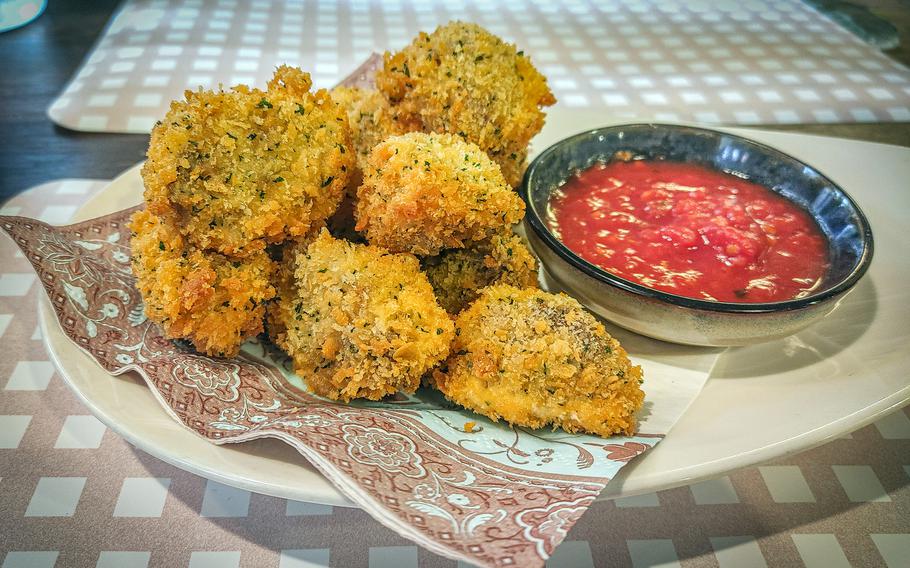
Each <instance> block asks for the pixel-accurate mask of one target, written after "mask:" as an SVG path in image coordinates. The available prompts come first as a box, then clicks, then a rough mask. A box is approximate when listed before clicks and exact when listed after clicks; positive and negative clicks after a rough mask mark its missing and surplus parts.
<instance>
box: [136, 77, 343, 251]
mask: <svg viewBox="0 0 910 568" xmlns="http://www.w3.org/2000/svg"><path fill="white" fill-rule="evenodd" d="M310 86H311V81H310V76H309V74H307V73H304V72H302V71H300V70H299V69H296V68H291V67H286V66H282V67H279V68H278V69H277V70H276V72H275V76H274V77H273V78H272V80H271V81H269V84H268V90H267V91H260V90H258V89H250V88H249V87H247V86H244V85H239V86H236V87H234V88H233V90H231V91H228V92H225V91H218V92H211V91H202V90H199V91H197V92H192V91H187V92H186V93H185V95H186V100H185V101H175V102H172V103H171V108H170V111H169V112H168V113H167V116H166V117H165V118H164V120H162V121H161V122H159V123H158V124H157V125H156V126H155V128H154V129H153V130H152V138H151V142H150V144H149V149H148V161H146V163H145V165H144V166H143V168H142V179H143V181H144V182H145V200H146V202H147V203H148V208H149V211H151V212H152V213H154V214H155V215H158V216H161V217H165V218H166V219H167V220H168V221H170V222H172V223H173V224H175V225H176V226H178V227H180V230H181V232H182V233H183V234H184V235H186V236H187V238H188V239H189V240H190V242H192V243H193V244H194V245H196V246H199V247H201V248H206V249H213V250H217V251H218V252H222V253H225V254H232V255H246V254H253V253H255V252H256V251H258V250H261V249H263V248H264V247H265V245H266V244H268V243H277V242H282V241H284V240H285V239H287V238H290V237H295V236H299V235H302V234H304V233H306V231H307V230H308V229H309V228H310V226H311V225H312V224H314V223H318V222H321V221H323V220H325V219H326V218H327V217H329V216H330V215H331V214H332V213H334V211H335V209H336V208H337V207H338V203H339V202H340V201H341V197H342V193H343V191H344V187H345V185H346V184H347V179H348V175H349V171H350V169H351V168H353V165H354V156H353V152H352V146H351V140H350V132H349V129H348V126H347V120H346V117H345V113H344V110H343V109H341V108H339V106H338V105H337V104H336V103H335V102H334V101H333V100H332V98H331V97H330V96H329V93H328V91H325V90H320V91H316V92H315V93H311V92H310Z"/></svg>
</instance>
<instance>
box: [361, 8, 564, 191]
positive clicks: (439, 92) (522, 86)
mask: <svg viewBox="0 0 910 568" xmlns="http://www.w3.org/2000/svg"><path fill="white" fill-rule="evenodd" d="M376 86H377V88H378V89H379V90H380V91H381V92H382V93H383V94H384V95H385V97H386V98H387V99H388V100H389V102H390V103H391V104H392V106H393V107H395V108H396V109H397V110H398V111H399V115H400V116H401V117H402V118H403V119H405V120H408V119H413V120H419V121H420V122H421V123H422V124H423V125H424V128H423V130H425V131H428V132H449V133H452V134H458V135H460V136H462V137H463V138H465V139H466V140H468V141H470V142H473V143H475V144H477V145H478V146H480V147H481V148H482V149H483V150H484V151H485V152H487V153H488V154H489V155H490V157H491V158H492V159H493V160H494V161H496V162H497V163H498V164H499V165H500V166H501V167H502V170H503V172H504V173H505V174H506V179H507V181H508V182H509V184H510V185H512V186H515V185H517V184H518V183H519V182H520V181H521V174H522V173H523V172H524V161H525V158H526V152H527V147H528V143H529V142H530V141H531V138H533V137H534V135H535V134H537V133H538V132H540V130H541V128H543V124H544V113H543V111H542V110H541V107H544V106H550V105H552V104H554V103H555V102H556V98H555V97H554V96H553V93H551V92H550V88H549V87H548V86H547V80H546V78H545V77H544V76H543V75H541V74H540V72H539V71H538V70H537V69H536V68H534V66H533V65H532V64H531V60H530V59H529V58H528V57H527V56H525V55H524V52H521V51H517V50H516V49H515V46H514V45H512V44H509V43H506V42H504V41H502V40H501V39H500V38H498V37H496V36H495V35H493V34H491V33H490V32H488V31H486V30H485V29H483V28H482V27H480V26H478V25H476V24H467V23H464V22H450V23H448V24H446V25H444V26H440V27H438V28H436V31H434V32H433V33H432V34H429V35H427V34H426V33H423V32H421V33H420V35H418V36H417V38H415V39H414V41H413V42H411V44H410V45H408V46H407V47H405V48H404V49H403V50H401V51H399V52H398V53H395V54H394V55H392V54H389V53H388V52H387V53H386V54H385V57H384V66H383V69H381V70H380V71H379V72H378V74H377V75H376Z"/></svg>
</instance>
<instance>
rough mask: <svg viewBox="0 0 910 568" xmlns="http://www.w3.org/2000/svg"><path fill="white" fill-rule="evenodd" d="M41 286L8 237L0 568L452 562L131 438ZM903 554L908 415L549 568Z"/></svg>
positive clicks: (821, 562) (614, 525)
mask: <svg viewBox="0 0 910 568" xmlns="http://www.w3.org/2000/svg"><path fill="white" fill-rule="evenodd" d="M105 183H106V182H102V181H92V180H64V181H60V182H53V183H49V184H45V185H42V186H39V187H37V188H33V189H31V190H29V191H27V192H25V193H23V194H20V195H19V196H17V197H15V198H13V199H12V200H11V201H9V202H7V203H6V204H4V205H3V206H0V214H3V215H7V214H14V215H26V216H30V217H36V218H40V219H42V220H45V221H48V222H51V223H59V224H63V223H65V222H66V221H67V220H68V219H69V218H70V217H71V216H72V214H73V213H74V212H75V211H76V209H77V208H78V206H79V205H80V204H81V203H83V202H84V201H85V200H86V199H87V198H88V197H89V196H90V195H91V194H92V193H94V192H96V191H98V190H99V189H101V188H102V187H103V186H104V185H105ZM39 293H43V291H42V290H41V287H40V285H39V284H38V283H37V281H36V277H35V274H34V272H32V269H31V267H30V265H29V264H28V262H27V261H26V259H25V258H23V257H22V255H21V254H20V253H18V251H17V249H16V248H15V246H14V245H13V244H12V242H11V241H9V240H8V239H6V238H2V239H0V350H2V352H3V357H0V389H2V390H0V559H2V568H22V567H29V568H45V567H48V568H49V567H52V566H57V567H64V566H80V567H81V566H98V567H105V568H114V567H116V568H142V567H146V566H168V567H172V566H190V567H192V568H234V567H256V568H259V567H278V568H302V567H310V566H328V565H331V566H342V567H349V566H369V567H371V568H379V567H383V568H411V567H416V566H421V567H454V566H456V563H455V562H454V561H451V560H448V559H445V558H442V557H439V556H436V555H434V554H432V553H430V552H427V551H425V550H422V549H418V548H417V547H416V546H414V545H413V544H411V543H410V542H409V541H407V540H405V539H403V538H401V537H399V536H397V535H396V534H394V533H393V532H392V531H390V530H388V529H386V528H384V527H382V526H381V525H380V524H379V523H377V522H375V521H373V520H372V519H371V518H370V517H369V516H368V515H367V514H366V513H364V512H362V511H360V510H356V509H345V508H333V507H329V506H324V505H313V504H307V503H300V502H293V501H286V500H283V499H278V498H275V497H268V496H265V495H258V494H251V493H249V492H247V491H242V490H238V489H234V488H231V487H227V486H224V485H221V484H219V483H216V482H213V481H208V480H205V479H203V478H200V477H198V476H196V475H193V474H190V473H187V472H184V471H182V470H180V469H177V468H175V467H173V466H170V465H168V464H165V463H164V462H161V461H158V460H157V459H155V458H153V457H151V456H149V455H147V454H145V453H143V452H141V451H139V450H137V449H135V448H133V447H132V446H130V445H129V444H128V443H127V442H125V441H124V440H123V439H121V438H120V437H118V436H117V435H116V434H114V433H113V432H109V431H108V430H107V428H106V427H105V426H104V425H103V424H101V423H100V422H99V421H98V420H97V419H95V418H94V417H93V416H91V415H90V414H89V412H88V411H87V409H86V408H85V407H84V406H83V405H82V404H81V403H80V402H79V401H78V400H77V399H76V397H75V396H74V395H73V394H72V393H71V392H70V391H69V389H68V388H67V386H66V385H65V383H64V382H63V380H62V379H61V378H60V376H59V375H58V374H57V372H56V371H55V369H54V366H53V364H52V363H51V362H50V360H49V357H48V355H47V353H46V351H45V348H44V345H43V341H42V338H41V332H40V330H39V328H38V323H37V312H36V301H37V297H38V294H39ZM99 372H101V371H99ZM123 380H130V379H128V378H124V379H123ZM300 459H301V460H303V458H302V457H301V458H300ZM908 559H910V415H908V409H904V410H901V411H898V412H897V413H895V414H892V415H890V416H888V417H886V418H885V419H883V420H881V421H879V422H877V423H876V424H874V425H872V426H868V427H866V428H863V429H861V430H859V431H857V432H854V433H853V434H852V435H849V436H846V437H844V438H841V439H838V440H836V441H833V442H831V443H829V444H827V445H825V446H822V447H820V448H817V449H814V450H810V451H808V452H805V453H803V454H800V455H798V456H794V457H790V458H786V459H782V460H778V461H776V462H774V463H771V464H767V465H765V466H762V467H757V468H748V469H745V470H741V471H737V472H735V473H732V474H731V475H729V476H727V477H722V478H720V479H716V480H712V481H707V482H704V483H698V484H696V485H692V486H690V487H682V488H678V489H673V490H669V491H661V492H659V493H656V494H651V495H644V496H641V497H633V498H625V499H620V500H618V501H615V502H603V503H597V504H595V505H594V506H593V507H591V509H590V510H589V511H588V513H587V514H586V515H585V516H584V517H583V518H582V519H581V521H579V522H578V524H577V525H576V526H575V527H574V528H573V529H572V531H571V532H570V533H569V536H568V538H567V539H566V541H565V542H564V543H563V544H562V546H560V547H559V548H558V549H557V551H556V554H555V555H554V556H553V557H552V558H551V559H550V561H549V563H548V566H554V567H556V566H558V567H567V568H591V567H594V566H635V567H644V566H657V565H661V566H687V567H688V566H692V567H695V566H698V567H701V566H705V567H709V566H710V567H717V566H719V567H721V568H726V567H728V566H729V567H736V568H742V567H751V566H798V565H800V563H803V564H805V565H806V566H808V567H809V568H816V567H819V568H837V567H840V566H850V565H852V566H889V567H906V566H908ZM458 566H459V568H461V566H462V565H461V564H458Z"/></svg>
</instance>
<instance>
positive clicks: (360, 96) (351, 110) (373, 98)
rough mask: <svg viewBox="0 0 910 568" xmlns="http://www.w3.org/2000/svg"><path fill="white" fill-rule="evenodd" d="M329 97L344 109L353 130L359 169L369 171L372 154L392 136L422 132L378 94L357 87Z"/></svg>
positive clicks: (338, 89) (377, 92) (345, 89)
mask: <svg viewBox="0 0 910 568" xmlns="http://www.w3.org/2000/svg"><path fill="white" fill-rule="evenodd" d="M329 94H330V95H331V96H332V99H333V100H335V102H337V103H338V104H339V105H340V106H341V108H343V109H344V110H345V111H346V113H347V116H348V125H349V126H350V128H351V141H352V143H353V145H354V149H355V151H356V153H357V156H356V157H357V167H358V169H360V170H361V171H362V170H363V169H364V168H365V167H366V161H367V158H368V157H369V155H370V150H372V149H373V147H374V146H375V145H376V144H379V143H380V142H382V141H384V140H385V139H386V138H388V137H390V136H397V135H399V134H407V133H408V132H414V131H416V130H419V129H420V127H421V124H420V123H419V122H414V121H412V122H407V121H405V120H404V119H403V118H401V117H399V116H398V112H397V110H396V109H394V108H392V107H391V106H389V103H388V101H387V100H386V99H385V97H383V96H382V94H381V93H380V92H379V91H375V90H370V89H358V88H356V87H335V88H334V89H332V90H331V91H330V92H329Z"/></svg>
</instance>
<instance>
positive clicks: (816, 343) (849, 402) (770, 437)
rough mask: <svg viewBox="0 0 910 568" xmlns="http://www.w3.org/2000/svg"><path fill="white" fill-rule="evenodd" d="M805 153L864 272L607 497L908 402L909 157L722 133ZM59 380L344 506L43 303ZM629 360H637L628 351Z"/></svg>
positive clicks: (114, 409) (739, 459)
mask: <svg viewBox="0 0 910 568" xmlns="http://www.w3.org/2000/svg"><path fill="white" fill-rule="evenodd" d="M608 122H609V121H608V120H607V119H605V118H604V117H603V116H602V115H600V114H597V113H592V112H585V111H561V110H556V111H553V112H551V113H549V117H548V125H547V127H546V128H545V129H544V131H543V132H542V133H541V134H540V135H539V136H538V138H537V139H536V140H535V147H536V148H537V149H538V150H539V149H542V148H545V147H546V146H547V145H549V144H550V143H552V142H555V141H556V140H557V139H559V138H563V137H565V136H568V135H570V134H574V133H576V132H579V131H582V130H586V129H588V128H591V127H594V126H602V125H606V124H608ZM724 130H729V131H730V132H735V133H737V134H740V135H742V136H746V137H748V138H752V139H754V140H757V141H760V142H764V143H766V144H769V145H771V146H774V147H776V148H779V149H781V150H783V151H784V152H787V153H789V154H791V155H793V156H796V157H797V158H800V159H802V160H804V161H806V162H808V163H810V164H812V165H814V166H815V167H817V168H818V169H819V170H821V171H822V172H824V173H825V174H826V175H828V176H829V177H830V178H831V179H833V180H834V181H835V182H837V183H839V184H840V185H841V186H842V187H843V188H844V189H846V190H847V192H848V193H850V194H851V195H852V196H853V197H854V198H856V200H857V201H858V202H859V204H860V206H861V207H862V209H863V211H864V212H865V213H866V215H867V216H868V218H869V221H870V223H871V225H872V229H873V232H874V235H875V258H874V260H873V262H872V266H871V268H870V270H869V272H868V274H867V275H866V277H865V278H864V279H863V280H862V281H861V282H860V283H859V284H858V286H857V288H856V290H854V292H853V293H851V294H850V295H849V296H848V297H847V298H846V299H845V300H844V301H843V303H842V304H841V306H840V307H839V308H838V309H837V310H836V311H835V312H834V313H833V314H832V315H830V316H829V317H828V318H826V319H825V320H824V321H822V322H821V323H819V324H817V325H815V326H814V327H811V328H809V329H808V330H806V331H804V332H802V333H800V334H798V335H796V336H793V337H790V338H787V339H784V340H781V341H777V342H773V343H766V344H762V345H756V346H752V347H743V348H735V349H730V350H728V351H727V352H725V353H724V354H723V355H721V358H720V360H719V361H718V363H717V365H716V366H715V368H714V371H713V373H712V376H711V379H709V381H708V383H707V385H706V386H705V388H704V390H703V392H702V393H701V395H699V397H698V399H697V400H696V401H695V402H694V403H693V404H692V406H691V407H690V409H689V410H688V412H687V413H686V414H685V416H683V418H682V419H681V420H680V421H679V422H678V423H677V425H676V426H675V427H674V428H673V430H672V431H671V432H670V434H669V435H668V436H667V438H666V439H665V440H664V441H663V442H661V443H660V444H658V445H657V447H656V448H655V449H653V450H651V451H650V452H648V453H647V454H645V455H644V456H643V457H642V458H639V459H638V460H636V461H635V462H633V463H632V464H630V465H629V466H627V467H626V468H624V469H623V470H622V471H621V473H620V475H619V476H618V477H617V478H616V479H614V480H613V481H612V482H611V483H610V484H609V485H608V486H607V489H606V490H605V491H604V493H603V497H604V498H615V497H620V496H628V495H636V494H640V493H648V492H652V491H658V490H661V489H668V488H671V487H675V486H679V485H684V484H688V483H692V482H695V481H698V480H701V479H708V478H712V477H716V476H719V475H722V474H724V473H726V472H729V471H732V470H735V469H739V468H742V467H746V466H750V465H754V464H756V463H760V462H763V461H767V460H770V459H773V458H776V457H780V456H783V455H787V454H791V453H795V452H799V451H802V450H805V449H808V448H810V447H813V446H817V445H819V444H823V443H825V442H827V441H829V440H831V439H833V438H836V437H838V436H841V435H843V434H845V433H847V432H850V431H853V430H855V429H857V428H860V427H862V426H864V425H866V424H868V423H869V422H872V421H873V420H876V419H877V418H879V417H881V416H882V415H884V414H887V413H888V412H890V411H892V410H895V409H896V408H899V407H901V406H903V405H905V404H906V403H907V402H908V401H910V380H908V376H910V375H908V372H907V368H908V365H907V363H908V361H910V350H908V348H907V345H908V340H910V323H908V322H910V289H908V286H907V282H908V281H910V256H908V255H907V254H906V250H905V249H906V248H907V245H908V244H910V239H908V238H907V236H906V219H907V218H908V216H910V192H908V191H907V190H906V187H905V186H906V180H907V179H910V150H908V149H905V148H899V147H895V146H886V145H882V144H871V143H865V142H854V141H848V140H841V139H834V138H823V137H817V136H804V135H798V134H784V133H774V132H764V131H758V130H744V129H724ZM141 194H142V182H141V180H140V178H139V168H138V166H137V167H135V168H132V169H130V170H127V171H126V172H125V173H124V174H122V175H121V176H120V177H118V178H117V179H115V180H114V181H113V182H112V183H111V184H110V185H109V186H108V187H107V188H105V189H104V190H103V191H101V192H100V193H99V194H98V195H96V196H95V197H94V198H93V199H92V200H91V201H89V202H88V203H86V204H85V206H83V207H82V209H81V210H80V211H79V212H78V214H77V218H78V219H79V220H83V219H89V218H92V217H97V216H99V215H103V214H105V213H110V212H113V211H117V210H120V209H123V208H126V207H129V206H132V205H135V204H137V203H139V202H140V200H141ZM39 312H40V314H39V317H40V321H41V325H42V329H43V330H44V337H45V341H46V343H47V345H48V348H49V350H50V352H51V355H52V357H53V359H54V362H55V363H56V365H57V367H58V368H59V369H60V372H61V375H62V376H63V377H64V379H65V380H66V381H67V382H68V383H69V385H70V387H71V388H72V389H73V390H74V391H75V392H76V394H77V395H78V396H79V397H80V398H81V399H82V401H83V402H84V403H85V404H86V405H87V406H88V407H89V409H90V410H91V411H92V412H93V413H94V414H95V415H96V416H97V417H98V418H99V419H101V421H102V422H104V423H105V424H107V425H108V426H109V427H110V428H111V429H112V430H114V431H115V432H117V433H118V434H120V435H121V436H123V437H124V438H126V439H127V440H128V441H130V442H131V443H132V444H134V445H135V446H137V447H138V448H141V449H142V450H144V451H146V452H148V453H150V454H152V455H153V456H155V457H158V458H160V459H162V460H164V461H166V462H168V463H171V464H174V465H176V466H178V467H180V468H183V469H186V470H188V471H191V472H193V473H196V474H199V475H201V476H203V477H206V478H209V479H214V480H216V481H219V482H222V483H225V484H228V485H233V486H235V487H240V488H242V489H247V490H250V491H255V492H258V493H265V494H268V495H275V496H278V497H284V498H288V499H296V500H300V501H309V502H314V503H325V504H330V505H338V506H353V504H352V503H351V502H350V501H349V500H347V499H346V498H345V497H343V496H342V495H341V494H339V493H338V491H336V490H335V488H334V487H333V486H332V485H331V484H330V483H329V482H328V481H327V480H326V479H325V478H324V477H322V475H320V474H319V473H318V472H317V471H316V470H315V469H314V468H312V467H311V466H309V465H308V464H307V463H306V460H305V459H304V458H303V457H301V456H300V454H298V453H297V451H296V450H294V449H292V448H291V447H290V446H287V445H286V444H283V443H281V442H278V441H275V440H259V441H255V442H248V443H244V444H238V445H233V446H215V445H213V444H210V443H208V442H207V441H205V440H204V439H202V438H201V437H199V436H197V435H196V434H194V433H192V432H191V431H189V430H188V429H185V428H184V427H183V426H181V425H179V424H178V423H177V422H175V421H174V420H172V419H171V418H170V417H169V416H168V415H167V414H165V412H164V410H162V409H161V408H160V407H159V405H158V403H157V401H156V400H155V399H154V398H153V396H152V395H151V393H150V392H149V390H148V389H147V388H146V387H145V384H144V383H143V382H142V381H141V379H139V378H138V377H135V376H129V375H128V376H123V377H112V376H110V375H108V374H107V373H106V372H105V371H103V370H102V369H101V368H100V367H98V365H97V364H95V363H94V362H93V361H92V359H91V358H89V356H88V355H86V354H84V353H83V352H82V351H81V350H79V348H78V347H76V346H75V345H74V344H73V343H71V342H70V341H69V340H68V339H67V338H66V336H65V335H64V334H63V332H62V331H61V330H60V327H59V325H58V324H57V323H56V320H55V319H54V318H53V316H52V315H51V309H50V306H49V303H48V302H47V300H46V298H44V297H42V301H41V302H40V303H39ZM633 356H634V353H633Z"/></svg>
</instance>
